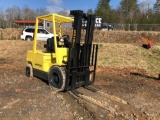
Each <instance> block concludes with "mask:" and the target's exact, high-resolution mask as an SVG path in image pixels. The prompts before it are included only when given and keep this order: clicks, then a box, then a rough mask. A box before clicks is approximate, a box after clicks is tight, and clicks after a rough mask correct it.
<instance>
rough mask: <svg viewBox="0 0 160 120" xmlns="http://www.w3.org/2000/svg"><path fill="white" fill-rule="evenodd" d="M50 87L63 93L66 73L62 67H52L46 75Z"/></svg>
mask: <svg viewBox="0 0 160 120" xmlns="http://www.w3.org/2000/svg"><path fill="white" fill-rule="evenodd" d="M48 82H49V85H50V86H53V87H54V88H56V90H57V91H64V89H65V82H66V72H65V68H64V67H57V66H54V67H52V68H51V69H50V72H49V75H48Z"/></svg>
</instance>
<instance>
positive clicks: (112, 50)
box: [98, 43, 160, 73]
mask: <svg viewBox="0 0 160 120" xmlns="http://www.w3.org/2000/svg"><path fill="white" fill-rule="evenodd" d="M98 66H103V67H134V68H140V69H145V70H146V71H149V72H152V73H159V72H160V46H153V47H152V48H151V49H150V50H148V49H144V48H142V47H141V46H138V45H132V44H115V43H114V44H113V43H107V44H103V45H102V44H101V47H99V53H98Z"/></svg>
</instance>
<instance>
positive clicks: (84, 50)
mask: <svg viewBox="0 0 160 120" xmlns="http://www.w3.org/2000/svg"><path fill="white" fill-rule="evenodd" d="M70 15H71V16H73V17H65V16H61V15H57V14H48V15H43V16H39V17H37V18H36V25H35V32H34V41H33V50H30V51H28V52H27V58H26V60H27V63H28V64H27V66H26V76H28V77H33V76H35V77H38V78H40V79H43V80H47V81H48V83H49V85H51V86H53V87H54V88H56V89H57V90H58V91H68V90H71V91H75V90H76V88H78V87H85V88H89V87H88V86H89V85H91V84H92V83H94V80H95V71H96V63H97V51H98V45H96V44H92V40H93V31H94V24H95V16H94V15H86V14H85V13H83V11H81V10H73V11H70ZM83 19H85V20H86V21H87V26H86V28H85V30H86V34H85V40H84V41H83V43H82V42H80V41H81V30H82V20H83ZM40 20H45V21H49V22H51V23H52V27H53V29H52V30H53V34H54V37H53V38H49V39H47V41H46V44H44V48H45V50H37V31H38V23H39V21H40ZM64 23H72V27H73V36H72V39H71V40H70V39H69V38H70V37H69V35H62V27H63V24H64ZM57 31H58V32H57Z"/></svg>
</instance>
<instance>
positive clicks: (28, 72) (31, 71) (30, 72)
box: [26, 64, 33, 77]
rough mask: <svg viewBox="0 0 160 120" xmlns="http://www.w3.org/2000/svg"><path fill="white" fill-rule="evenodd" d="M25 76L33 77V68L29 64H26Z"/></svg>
mask: <svg viewBox="0 0 160 120" xmlns="http://www.w3.org/2000/svg"><path fill="white" fill-rule="evenodd" d="M26 76H27V77H33V67H32V65H31V64H27V66H26Z"/></svg>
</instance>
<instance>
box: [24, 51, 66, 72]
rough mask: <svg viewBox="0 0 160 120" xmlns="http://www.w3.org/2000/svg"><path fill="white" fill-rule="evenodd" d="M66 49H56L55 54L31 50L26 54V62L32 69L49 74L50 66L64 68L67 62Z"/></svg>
mask: <svg viewBox="0 0 160 120" xmlns="http://www.w3.org/2000/svg"><path fill="white" fill-rule="evenodd" d="M67 51H68V49H67V48H57V54H55V53H46V52H45V51H41V50H37V51H36V53H34V52H33V50H30V51H28V52H27V59H26V60H27V61H28V62H30V63H31V64H32V66H33V68H35V69H38V70H42V71H44V72H49V70H50V68H51V67H52V66H64V65H65V62H67V53H68V52H67Z"/></svg>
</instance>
